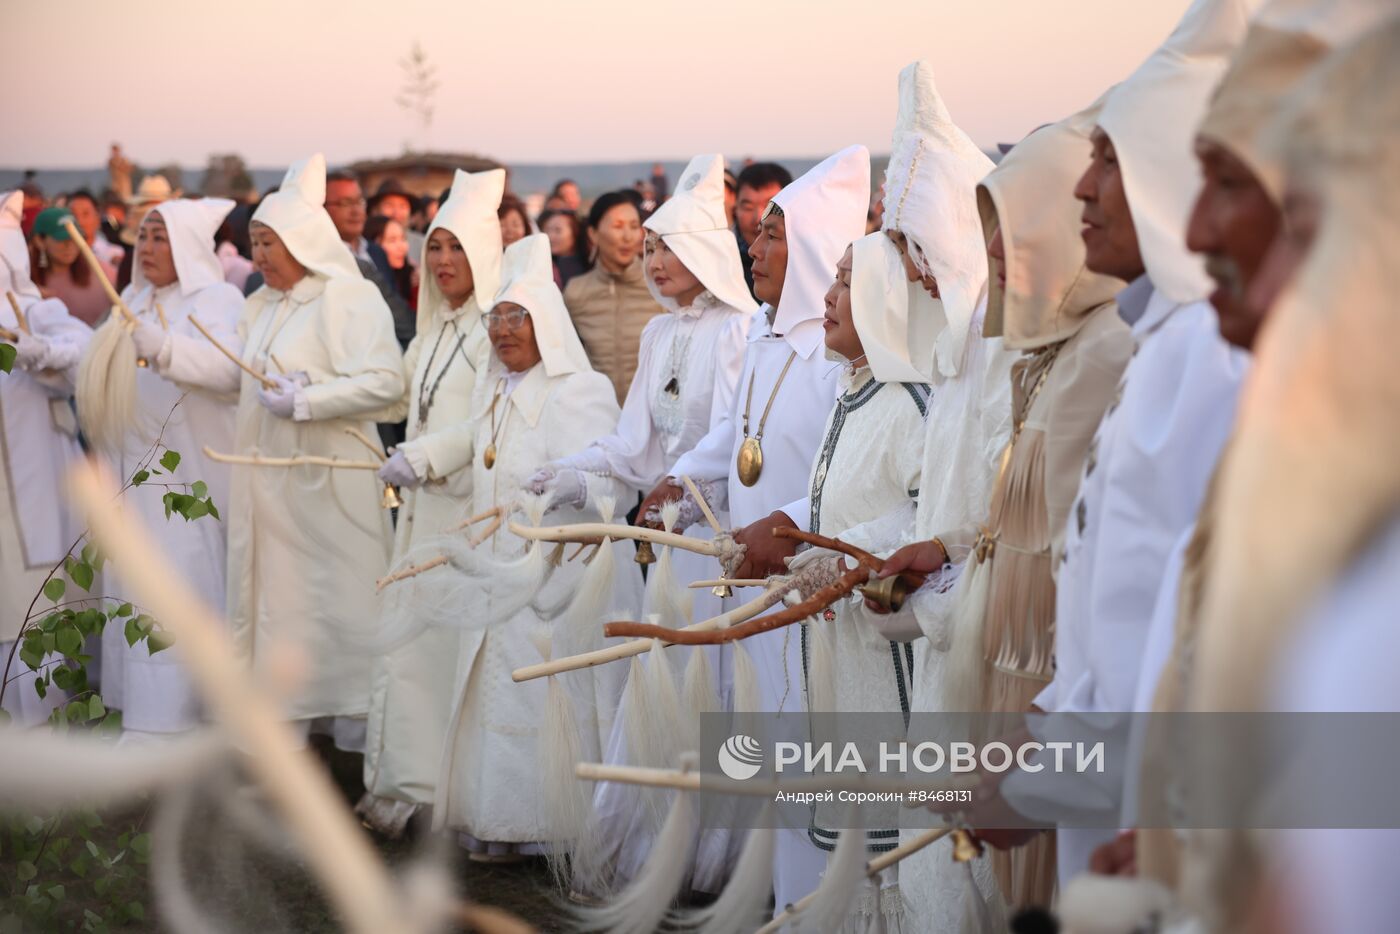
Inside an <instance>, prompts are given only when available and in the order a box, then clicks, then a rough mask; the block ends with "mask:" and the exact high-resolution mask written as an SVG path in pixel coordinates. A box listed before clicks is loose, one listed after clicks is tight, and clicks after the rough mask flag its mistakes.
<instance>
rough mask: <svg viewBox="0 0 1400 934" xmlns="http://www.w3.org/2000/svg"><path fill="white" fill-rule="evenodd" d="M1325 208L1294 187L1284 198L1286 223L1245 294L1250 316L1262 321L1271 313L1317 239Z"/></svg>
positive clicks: (1284, 222) (1280, 225)
mask: <svg viewBox="0 0 1400 934" xmlns="http://www.w3.org/2000/svg"><path fill="white" fill-rule="evenodd" d="M1321 217H1322V205H1321V202H1319V201H1318V199H1317V196H1316V195H1315V194H1314V193H1313V192H1311V191H1308V190H1306V189H1303V188H1290V189H1289V190H1288V191H1287V192H1285V193H1284V196H1283V211H1282V221H1281V223H1279V224H1278V232H1277V234H1276V235H1275V237H1274V241H1273V243H1272V244H1270V245H1269V249H1268V251H1267V252H1266V253H1265V254H1264V258H1263V261H1262V262H1261V263H1260V265H1259V271H1258V272H1257V273H1256V274H1255V275H1254V276H1253V278H1252V279H1251V281H1250V282H1249V285H1248V287H1247V289H1246V291H1245V295H1244V305H1245V309H1246V313H1247V314H1249V315H1250V316H1251V317H1253V318H1254V319H1255V320H1258V321H1262V320H1263V319H1264V316H1265V315H1267V314H1268V313H1269V309H1270V308H1272V307H1273V305H1274V302H1275V301H1277V300H1278V297H1279V294H1280V293H1282V292H1283V290H1284V287H1285V286H1287V285H1288V283H1289V282H1291V281H1292V280H1293V275H1294V273H1295V272H1297V270H1298V267H1299V266H1301V265H1302V263H1303V260H1304V259H1306V258H1307V255H1308V251H1309V250H1310V249H1312V243H1313V238H1314V237H1316V236H1317V226H1318V222H1319V221H1320V220H1321Z"/></svg>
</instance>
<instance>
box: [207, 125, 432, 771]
mask: <svg viewBox="0 0 1400 934" xmlns="http://www.w3.org/2000/svg"><path fill="white" fill-rule="evenodd" d="M325 186H326V163H325V159H324V157H322V156H321V155H320V154H319V153H318V154H317V155H315V156H312V157H311V158H310V159H308V160H306V161H304V162H301V163H298V164H296V165H294V166H292V168H291V169H289V170H288V172H287V176H286V178H284V179H283V182H282V187H281V189H280V190H278V191H277V192H275V193H273V194H271V195H269V196H268V197H267V198H265V199H264V200H263V203H262V204H261V205H260V206H259V208H258V210H257V211H256V212H255V213H254V215H253V224H252V229H251V234H252V239H253V244H254V246H253V250H254V258H255V259H254V261H255V262H256V263H257V264H258V267H259V270H260V271H261V272H262V273H263V276H264V279H265V282H266V284H265V285H264V286H263V287H262V288H260V289H259V290H258V291H256V292H254V293H253V294H252V295H250V296H249V297H248V300H247V303H246V305H245V306H244V310H243V317H242V320H241V321H240V322H239V326H238V333H239V335H240V337H241V338H242V340H243V362H244V363H245V364H247V365H248V366H249V367H250V368H252V369H253V370H254V371H255V372H258V373H263V374H266V375H267V376H268V378H269V379H271V380H272V381H273V383H274V387H273V388H262V387H261V385H260V383H259V382H258V381H257V380H255V379H254V378H253V377H252V376H250V375H247V374H243V376H242V382H241V386H240V395H239V401H238V413H237V422H236V429H235V444H234V447H235V449H236V451H235V453H236V454H238V455H243V456H247V455H262V456H265V457H283V458H285V457H294V456H297V455H303V454H308V455H317V456H321V457H330V458H338V459H342V460H349V461H360V462H363V461H365V459H366V457H367V456H368V455H369V452H367V451H366V450H365V448H364V446H363V444H362V443H361V442H360V441H358V440H357V439H356V438H354V437H352V436H351V435H350V434H349V433H348V432H347V431H346V429H348V428H354V429H356V430H357V431H359V432H360V433H361V434H364V435H372V434H373V433H374V430H375V429H374V422H373V421H372V420H371V418H370V416H371V415H372V413H374V412H376V411H379V410H382V409H384V408H385V407H387V406H390V405H392V404H394V403H397V402H398V401H399V399H400V398H401V397H402V396H403V392H404V378H403V358H402V352H401V351H400V349H399V346H398V343H397V342H396V341H395V339H394V327H393V319H392V316H391V315H390V312H389V308H388V306H387V305H385V304H384V299H383V298H382V297H381V296H380V294H379V290H378V289H376V288H375V287H374V284H373V283H371V282H368V281H367V280H365V278H364V277H363V276H361V275H360V271H359V268H358V267H357V266H356V265H355V260H354V257H353V256H351V255H350V251H349V249H348V248H347V247H346V246H345V244H344V242H343V241H342V240H341V239H340V237H339V236H338V235H337V234H336V231H335V225H334V224H333V223H332V222H331V219H330V215H328V214H326V211H325V208H324V207H323V205H324V203H325ZM230 366H231V365H230ZM381 491H382V486H381V484H380V483H379V481H378V479H377V478H376V477H375V476H374V474H373V473H372V472H370V471H365V470H350V469H342V468H332V467H326V466H320V465H297V466H291V467H257V466H244V465H239V466H235V467H234V470H233V490H232V494H231V498H230V509H229V514H228V517H227V521H228V537H229V565H228V586H229V594H228V615H229V623H230V625H231V627H232V630H233V634H234V638H235V642H236V644H237V645H238V646H239V647H240V649H241V651H242V652H243V653H245V654H246V656H247V657H248V658H249V659H250V660H251V661H252V662H253V664H254V665H255V666H256V667H258V668H263V667H264V666H265V665H267V664H269V663H272V664H279V661H278V660H277V659H276V658H275V657H274V656H276V655H278V654H281V655H282V659H281V662H280V665H281V667H282V670H286V668H287V667H288V664H287V662H288V659H289V657H295V658H297V661H298V662H300V664H298V665H296V668H297V669H298V676H299V683H297V684H295V685H294V686H293V687H292V689H291V692H290V695H289V696H287V697H285V698H284V699H283V702H282V706H283V709H284V711H285V712H286V715H287V717H288V718H289V719H291V720H295V721H300V722H301V723H302V724H303V725H304V726H306V727H307V728H315V729H322V728H324V729H326V730H328V731H329V732H330V733H331V735H332V736H333V738H334V740H335V742H336V743H337V745H339V746H340V747H341V748H345V749H349V750H351V751H358V750H361V749H363V743H364V734H365V720H364V718H365V716H366V714H367V713H368V711H369V668H370V655H369V649H368V646H369V644H370V642H371V634H372V632H373V630H374V628H375V626H376V623H377V621H378V598H377V596H376V595H375V581H376V579H377V578H378V577H379V576H380V575H381V574H383V572H384V570H385V568H386V566H387V564H388V560H389V552H390V545H391V533H390V526H389V515H388V512H387V511H386V510H384V509H383V508H382V506H381V505H380V503H381ZM288 653H292V655H291V656H289V655H288Z"/></svg>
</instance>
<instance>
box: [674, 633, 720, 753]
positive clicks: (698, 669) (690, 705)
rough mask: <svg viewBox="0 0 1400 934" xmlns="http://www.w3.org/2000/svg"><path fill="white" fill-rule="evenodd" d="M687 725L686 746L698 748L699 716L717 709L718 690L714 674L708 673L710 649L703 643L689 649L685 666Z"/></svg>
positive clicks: (685, 714)
mask: <svg viewBox="0 0 1400 934" xmlns="http://www.w3.org/2000/svg"><path fill="white" fill-rule="evenodd" d="M681 690H682V696H683V697H684V704H685V712H684V721H683V722H684V723H685V725H686V727H687V736H686V744H685V746H686V748H687V749H699V748H700V718H701V717H702V716H703V715H705V714H707V713H716V712H718V711H719V709H720V706H719V692H718V691H716V690H715V682H714V676H713V675H712V674H711V673H710V650H709V649H708V648H707V647H706V646H703V645H697V646H694V647H693V648H692V649H691V650H690V661H689V662H687V663H686V666H685V679H684V684H683V687H682V689H681Z"/></svg>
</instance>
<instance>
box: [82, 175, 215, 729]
mask: <svg viewBox="0 0 1400 934" xmlns="http://www.w3.org/2000/svg"><path fill="white" fill-rule="evenodd" d="M232 208H233V202H232V201H229V200H227V199H224V198H205V199H201V200H198V201H166V202H163V203H161V204H159V205H157V206H156V207H154V208H152V209H151V211H150V212H148V213H147V214H146V217H145V219H144V220H142V222H141V226H140V228H139V229H138V231H137V237H136V257H135V260H134V263H133V266H132V276H131V284H130V285H128V286H127V287H126V290H125V291H124V293H123V295H122V301H124V302H125V303H126V305H127V307H128V308H130V309H131V311H132V312H133V313H134V314H135V315H136V318H137V322H138V323H137V325H136V329H135V330H134V331H133V332H132V342H133V343H134V344H135V347H136V354H137V357H138V359H141V360H145V361H147V364H148V365H147V366H145V367H138V368H136V370H135V393H134V395H133V397H132V399H131V403H130V405H131V408H130V410H127V407H126V403H124V402H122V401H121V400H117V399H114V398H112V397H111V396H109V395H108V394H107V393H106V392H104V389H105V388H106V386H107V385H108V377H109V374H108V373H106V372H94V370H105V369H107V368H108V367H113V366H125V367H130V366H131V362H130V360H129V359H124V358H123V357H122V356H120V355H117V356H115V357H112V356H105V357H104V356H101V355H99V354H96V353H94V354H91V355H89V356H88V357H86V358H85V359H84V360H83V365H82V371H81V372H80V374H79V377H78V399H79V405H78V415H79V418H80V419H81V421H82V425H83V429H84V433H85V434H86V436H87V438H88V440H89V441H90V442H92V444H93V446H94V447H95V448H96V449H97V451H98V452H99V453H100V454H102V455H104V456H105V457H107V458H108V459H109V460H110V462H111V464H112V466H113V468H114V469H115V470H116V472H117V474H118V476H119V477H121V478H122V479H123V480H127V479H130V478H131V476H132V475H133V474H134V473H135V472H136V471H137V470H138V469H140V468H141V467H142V466H143V465H147V466H150V465H152V464H155V463H158V462H159V460H160V458H161V456H162V453H163V452H161V451H159V450H157V451H155V452H154V456H153V445H159V447H162V448H164V449H166V450H168V451H174V452H176V453H177V454H179V455H180V459H179V462H178V463H177V464H176V466H175V467H174V468H173V469H171V468H169V467H168V466H164V467H160V468H159V469H160V470H162V471H163V473H162V474H161V476H160V482H161V483H172V484H177V485H184V486H183V487H177V492H178V491H181V490H182V491H183V492H186V493H189V492H190V489H191V488H193V485H194V484H196V483H201V484H203V487H204V489H205V491H206V495H207V497H208V498H209V499H210V500H211V501H212V502H213V504H214V507H215V509H216V510H217V511H218V512H219V513H220V515H219V518H214V517H212V516H210V517H201V518H200V519H199V520H198V521H184V520H177V521H171V520H170V519H168V518H167V515H168V510H167V508H166V506H165V503H164V500H163V497H162V494H163V493H164V492H165V490H164V488H161V487H145V488H142V487H139V486H138V487H135V488H133V489H132V490H130V491H129V492H128V493H127V494H126V497H125V501H126V502H127V504H128V505H129V506H130V507H131V508H133V509H134V510H135V511H136V513H137V514H138V515H140V516H141V517H142V518H143V519H144V520H145V521H146V522H147V523H148V524H149V525H151V526H152V527H154V528H155V529H156V530H158V534H159V537H160V539H161V542H162V544H163V545H164V546H165V548H166V550H167V552H168V554H169V556H170V559H171V560H172V561H174V562H175V564H176V566H177V567H178V568H179V569H180V571H181V573H182V575H183V576H184V578H185V579H186V580H187V581H188V582H189V583H191V584H192V585H193V586H194V587H195V588H196V589H198V591H199V592H200V594H201V595H202V596H204V597H205V598H206V599H207V600H209V601H210V602H211V603H213V604H214V605H215V606H221V605H222V604H223V602H224V597H225V587H224V583H225V575H226V573H227V542H226V539H225V529H226V525H225V522H226V521H228V518H229V517H227V516H224V515H222V513H224V512H227V511H230V510H229V508H228V507H229V469H228V466H227V465H225V464H220V463H217V462H215V461H213V460H211V459H210V458H208V457H207V456H205V454H204V449H205V448H206V447H209V448H213V449H215V450H220V451H227V450H229V448H230V447H232V443H233V419H234V409H235V404H236V402H237V399H238V395H237V393H238V381H237V379H236V378H235V376H236V374H237V370H235V369H234V368H233V366H232V365H231V364H230V363H229V361H228V359H227V358H226V357H225V356H224V355H223V354H222V353H220V351H219V350H218V348H216V347H215V346H214V345H213V344H212V343H210V341H209V340H208V338H206V337H204V335H202V334H200V333H199V331H198V330H197V329H196V327H195V324H194V322H196V321H197V322H198V323H199V324H201V325H203V326H204V328H205V329H206V330H207V331H209V333H211V334H213V335H214V336H215V338H217V339H218V340H219V341H220V342H221V343H222V344H224V345H225V346H226V347H227V348H228V349H229V350H231V351H232V352H234V353H237V352H238V351H239V350H240V349H242V342H241V341H240V340H239V338H238V319H239V316H240V315H241V314H242V312H243V296H242V295H241V294H240V293H239V291H238V290H237V289H236V288H234V287H233V286H231V285H229V284H228V283H227V282H225V281H224V274H223V267H222V266H221V265H220V263H219V259H218V257H217V256H216V255H215V253H214V232H215V231H216V230H218V228H219V225H220V224H221V223H223V219H224V217H225V216H226V215H227V214H228V212H229V211H230V210H232ZM127 326H128V325H127V323H126V321H125V320H124V319H123V317H122V316H121V315H119V314H113V315H111V316H109V317H108V319H107V322H106V323H105V324H103V326H102V327H103V328H123V327H127ZM98 338H99V339H98V340H95V341H94V342H93V347H94V350H96V348H97V347H98V346H99V345H100V344H101V343H102V341H101V339H100V338H101V335H100V334H99V335H98ZM196 492H197V491H196ZM197 498H203V497H197ZM113 592H114V593H117V594H120V593H121V592H122V591H121V589H120V585H116V589H115V590H113ZM179 656H180V649H179V647H178V646H177V647H175V648H173V649H171V650H170V651H167V652H163V653H161V654H158V655H152V654H151V652H150V650H149V648H148V646H147V645H145V644H137V645H130V644H128V643H127V640H126V637H125V635H124V634H123V631H122V627H120V626H117V625H109V626H108V627H107V628H106V629H105V630H104V631H103V634H102V694H103V700H104V701H105V702H106V703H107V705H108V706H111V707H114V708H116V709H118V710H121V712H122V728H123V729H124V730H126V731H128V732H139V733H175V732H179V731H181V730H186V729H189V728H190V727H192V726H194V725H195V723H196V722H197V719H198V708H199V702H198V698H197V694H196V691H195V689H194V685H193V683H192V682H191V681H190V679H189V675H188V674H187V672H186V670H185V667H184V664H183V663H182V661H181V659H180V657H179Z"/></svg>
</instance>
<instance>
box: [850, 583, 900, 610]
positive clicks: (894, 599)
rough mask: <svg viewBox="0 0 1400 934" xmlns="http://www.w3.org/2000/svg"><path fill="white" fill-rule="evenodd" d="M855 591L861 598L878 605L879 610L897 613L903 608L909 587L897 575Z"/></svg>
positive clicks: (860, 587) (863, 585)
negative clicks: (857, 591)
mask: <svg viewBox="0 0 1400 934" xmlns="http://www.w3.org/2000/svg"><path fill="white" fill-rule="evenodd" d="M856 589H857V590H859V591H860V592H861V594H862V595H863V596H865V597H868V598H869V599H871V600H874V601H875V602H876V603H878V604H879V605H880V609H882V610H884V611H885V612H887V613H898V612H899V610H900V608H901V607H903V606H904V601H905V599H906V598H908V596H909V585H908V584H906V583H905V582H904V578H903V577H901V576H900V575H898V574H896V575H894V576H893V577H885V578H881V579H880V580H877V581H872V582H870V583H868V584H861V585H860V586H859V587H858V588H856Z"/></svg>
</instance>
